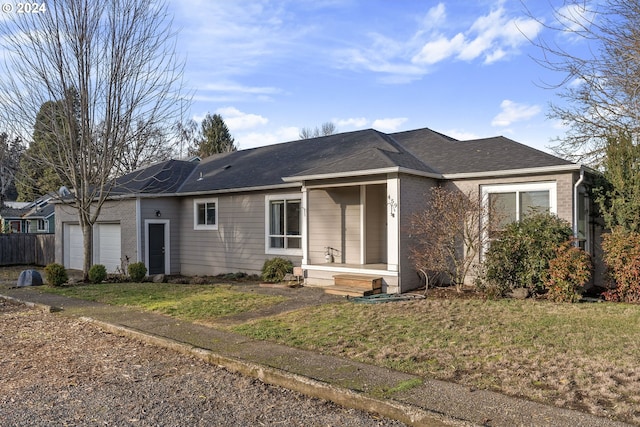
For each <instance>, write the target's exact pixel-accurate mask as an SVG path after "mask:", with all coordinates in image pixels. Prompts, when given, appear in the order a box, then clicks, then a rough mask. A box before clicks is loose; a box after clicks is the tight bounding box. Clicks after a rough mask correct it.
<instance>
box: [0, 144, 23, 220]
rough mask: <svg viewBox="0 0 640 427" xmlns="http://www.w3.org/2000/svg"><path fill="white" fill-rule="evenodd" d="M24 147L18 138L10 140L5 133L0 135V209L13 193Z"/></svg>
mask: <svg viewBox="0 0 640 427" xmlns="http://www.w3.org/2000/svg"><path fill="white" fill-rule="evenodd" d="M23 153H24V147H23V146H22V141H21V140H20V138H13V139H12V138H10V137H9V135H7V134H6V133H4V132H3V133H0V208H1V207H2V205H3V203H4V201H5V200H6V199H7V197H8V196H9V193H10V192H11V191H12V190H13V192H14V193H15V179H16V175H17V173H18V168H19V165H20V157H21V156H22V154H23Z"/></svg>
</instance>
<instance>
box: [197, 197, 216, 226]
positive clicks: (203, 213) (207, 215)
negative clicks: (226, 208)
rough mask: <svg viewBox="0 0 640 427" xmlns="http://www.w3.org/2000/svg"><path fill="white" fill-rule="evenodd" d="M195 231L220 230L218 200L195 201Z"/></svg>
mask: <svg viewBox="0 0 640 427" xmlns="http://www.w3.org/2000/svg"><path fill="white" fill-rule="evenodd" d="M193 229H194V230H217V229H218V199H196V200H194V201H193Z"/></svg>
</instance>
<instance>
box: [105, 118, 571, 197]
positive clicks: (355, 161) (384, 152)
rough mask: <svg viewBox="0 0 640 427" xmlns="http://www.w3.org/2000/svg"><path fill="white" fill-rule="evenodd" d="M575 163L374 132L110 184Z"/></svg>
mask: <svg viewBox="0 0 640 427" xmlns="http://www.w3.org/2000/svg"><path fill="white" fill-rule="evenodd" d="M570 165H573V163H571V162H569V161H566V160H563V159H560V158H558V157H555V156H552V155H550V154H547V153H544V152H542V151H539V150H536V149H534V148H531V147H527V146H526V145H523V144H520V143H517V142H515V141H512V140H510V139H508V138H504V137H495V138H486V139H478V140H473V141H458V140H456V139H454V138H451V137H448V136H446V135H443V134H440V133H438V132H435V131H433V130H431V129H426V128H425V129H417V130H413V131H406V132H398V133H393V134H385V133H382V132H378V131H376V130H373V129H367V130H361V131H355V132H347V133H340V134H335V135H329V136H324V137H319V138H312V139H305V140H299V141H293V142H288V143H281V144H275V145H268V146H264V147H258V148H252V149H248V150H240V151H235V152H231V153H224V154H216V155H213V156H210V157H208V158H205V159H203V160H202V161H201V162H200V163H195V162H188V161H179V160H169V161H165V162H161V163H157V164H155V165H152V166H149V167H147V168H145V169H141V170H139V171H135V172H132V173H130V174H127V175H125V176H123V177H120V178H118V179H117V180H116V186H115V188H114V191H113V194H115V195H123V194H141V193H147V194H172V193H177V194H190V193H206V192H216V191H224V190H236V189H238V190H239V189H251V188H258V187H273V186H280V185H283V184H287V183H288V182H289V181H297V180H299V179H305V178H309V177H317V176H336V175H344V176H348V175H350V174H354V175H357V174H363V173H376V171H385V170H386V171H388V170H390V169H395V170H409V171H415V172H417V173H424V174H431V175H433V176H436V177H443V176H444V175H448V174H464V173H480V172H487V171H498V172H499V171H511V170H517V169H530V168H544V167H549V166H570Z"/></svg>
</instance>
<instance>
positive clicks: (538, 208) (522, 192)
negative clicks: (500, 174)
mask: <svg viewBox="0 0 640 427" xmlns="http://www.w3.org/2000/svg"><path fill="white" fill-rule="evenodd" d="M482 195H483V198H484V200H485V201H486V202H487V203H489V205H490V206H491V208H492V210H493V214H494V215H497V220H496V221H495V225H494V227H493V230H491V231H490V236H489V237H491V238H493V237H495V236H496V235H497V234H498V233H499V232H500V231H501V230H503V229H504V227H505V226H506V225H507V224H510V223H512V222H515V221H520V220H521V219H522V218H524V217H525V216H527V215H528V214H531V213H534V212H550V213H553V214H557V206H556V183H555V182H533V183H522V184H503V185H483V186H482Z"/></svg>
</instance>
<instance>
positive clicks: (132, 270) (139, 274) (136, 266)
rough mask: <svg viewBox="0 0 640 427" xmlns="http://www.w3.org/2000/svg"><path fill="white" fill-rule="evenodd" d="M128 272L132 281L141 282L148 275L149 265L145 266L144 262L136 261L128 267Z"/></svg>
mask: <svg viewBox="0 0 640 427" xmlns="http://www.w3.org/2000/svg"><path fill="white" fill-rule="evenodd" d="M127 273H129V277H131V280H132V281H134V282H141V281H142V279H144V276H146V275H147V267H145V265H144V262H134V263H132V264H129V267H127Z"/></svg>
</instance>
